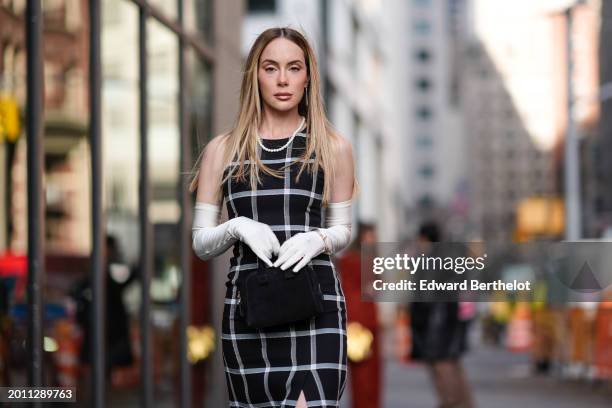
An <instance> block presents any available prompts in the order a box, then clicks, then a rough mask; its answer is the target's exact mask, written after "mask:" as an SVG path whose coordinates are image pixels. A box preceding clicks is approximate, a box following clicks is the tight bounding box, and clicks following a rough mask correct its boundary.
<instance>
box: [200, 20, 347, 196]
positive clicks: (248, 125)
mask: <svg viewBox="0 0 612 408" xmlns="http://www.w3.org/2000/svg"><path fill="white" fill-rule="evenodd" d="M276 38H286V39H288V40H290V41H292V42H293V43H295V44H296V45H297V46H299V47H300V48H301V49H302V51H303V52H304V58H305V63H306V69H307V74H308V77H309V80H308V83H307V88H306V89H307V92H306V93H305V94H304V97H303V98H302V100H301V101H300V102H299V104H298V112H299V113H300V114H301V115H302V116H305V117H306V128H307V132H308V137H307V138H306V140H307V142H306V149H305V152H304V155H303V156H302V157H300V158H296V160H295V161H294V162H292V163H289V164H287V165H285V166H283V168H281V169H280V170H274V169H272V168H270V167H269V166H266V165H264V164H263V163H262V162H261V160H260V159H259V157H258V155H257V132H258V129H259V126H260V124H261V123H262V120H263V107H262V105H263V100H262V98H261V95H260V92H259V81H258V78H257V74H258V67H259V59H260V57H261V54H262V52H263V50H264V49H265V47H266V46H267V45H268V44H269V43H270V42H271V41H272V40H274V39H276ZM320 86H321V78H320V77H319V68H318V65H317V60H316V56H315V53H314V51H313V49H312V47H311V46H310V44H309V43H308V41H307V40H306V38H305V37H304V35H302V34H301V33H300V32H299V31H297V30H294V29H292V28H288V27H274V28H269V29H267V30H265V31H264V32H262V33H261V34H260V35H259V36H258V37H257V39H256V40H255V42H254V43H253V46H252V47H251V50H250V51H249V55H248V57H247V59H246V62H245V69H244V71H243V75H242V85H241V87H240V109H239V113H238V116H237V119H236V120H235V123H234V126H233V128H232V129H231V130H230V131H229V132H228V133H227V134H225V135H224V139H225V140H223V142H224V143H223V145H224V147H225V148H224V154H223V162H224V167H223V168H224V169H225V168H226V167H227V166H228V165H230V163H231V162H232V161H234V160H235V161H237V162H238V166H237V167H234V166H231V167H230V169H231V170H230V171H228V172H227V174H226V175H225V176H224V177H223V180H222V181H221V184H220V185H219V191H220V189H221V185H222V184H223V183H225V182H226V181H227V179H228V178H229V177H233V178H234V180H236V181H237V182H244V181H246V180H247V173H248V181H249V182H250V185H251V189H252V190H256V189H257V185H258V184H259V183H260V182H261V179H260V171H263V172H264V173H266V174H269V175H271V176H273V177H278V178H282V177H283V173H282V171H283V170H284V169H285V168H286V167H288V166H291V165H293V164H294V163H295V162H297V161H302V164H301V167H300V170H299V172H298V174H297V177H296V179H299V177H300V176H301V174H302V172H303V171H304V170H305V169H307V170H308V171H309V172H312V171H314V169H319V168H321V169H323V171H324V189H323V200H322V201H323V206H326V205H327V204H328V203H329V197H330V184H331V180H333V177H334V172H335V168H334V160H333V151H334V150H333V148H334V145H335V144H336V143H337V142H338V141H339V137H340V136H339V135H338V134H337V133H336V131H335V129H334V128H333V126H332V125H331V123H330V122H329V120H328V119H327V115H326V114H325V109H324V106H323V101H322V97H321V91H320ZM306 98H308V100H307V101H306ZM313 153H314V154H315V158H314V161H313V162H312V163H309V160H308V159H310V158H311V157H312V155H313ZM201 159H202V153H200V156H199V157H198V160H197V162H196V165H195V166H194V171H193V172H192V174H193V175H194V176H193V179H192V181H191V183H190V186H189V190H190V191H195V190H196V189H197V185H198V178H199V167H200V166H199V164H200V161H201ZM247 160H248V162H249V163H251V164H253V163H254V164H255V165H250V166H246V163H245V161H247ZM356 191H357V181H356V180H354V189H353V193H354V194H355V193H356Z"/></svg>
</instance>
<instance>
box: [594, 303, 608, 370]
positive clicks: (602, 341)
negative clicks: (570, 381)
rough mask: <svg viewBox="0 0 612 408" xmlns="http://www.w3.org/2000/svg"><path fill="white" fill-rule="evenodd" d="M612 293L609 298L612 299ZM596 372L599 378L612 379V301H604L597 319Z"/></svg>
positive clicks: (598, 311)
mask: <svg viewBox="0 0 612 408" xmlns="http://www.w3.org/2000/svg"><path fill="white" fill-rule="evenodd" d="M610 295H612V293H610V294H609V295H608V296H609V297H610V298H612V296H610ZM594 362H595V372H596V376H597V377H598V378H612V301H610V300H608V301H602V302H600V303H599V306H598V308H597V316H596V318H595V350H594Z"/></svg>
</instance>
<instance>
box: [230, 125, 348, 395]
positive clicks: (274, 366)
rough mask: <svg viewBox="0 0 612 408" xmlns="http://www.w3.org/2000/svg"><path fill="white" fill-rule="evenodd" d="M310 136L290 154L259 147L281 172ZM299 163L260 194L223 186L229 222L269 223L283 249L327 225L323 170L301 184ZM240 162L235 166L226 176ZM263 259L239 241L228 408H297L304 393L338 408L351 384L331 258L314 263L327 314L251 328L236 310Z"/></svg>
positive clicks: (268, 181)
mask: <svg viewBox="0 0 612 408" xmlns="http://www.w3.org/2000/svg"><path fill="white" fill-rule="evenodd" d="M307 137H308V136H307V133H297V134H296V136H295V138H294V139H293V141H292V142H291V143H290V144H289V146H287V148H286V149H283V150H281V151H279V152H273V153H272V152H267V151H265V150H263V149H261V147H260V146H259V145H258V146H257V147H258V154H259V157H260V159H261V160H263V162H264V163H265V164H266V165H268V166H270V167H272V168H275V169H280V168H281V167H282V166H283V165H285V164H286V163H290V162H291V161H293V160H295V159H297V158H299V157H301V156H302V155H303V153H304V150H305V147H306V140H307ZM288 140H289V138H285V139H278V140H265V139H264V140H262V143H263V144H264V145H265V146H266V147H269V148H277V147H280V146H283V145H284V144H285V143H287V141H288ZM313 157H314V156H313ZM310 160H311V161H312V157H311V158H310ZM248 163H249V162H248V161H247V163H246V164H247V165H248ZM301 163H302V162H301V161H299V162H297V163H295V164H294V165H292V166H291V167H290V168H288V169H286V170H285V174H284V178H283V179H280V178H276V177H272V176H269V175H267V174H265V173H262V174H261V177H262V184H260V185H259V186H258V189H257V191H252V190H251V188H250V184H249V183H248V182H240V183H237V182H236V181H234V180H232V179H231V178H229V179H228V180H227V181H226V182H225V183H224V185H223V197H224V201H225V203H226V205H227V211H228V216H229V218H234V217H238V216H245V217H248V218H251V219H253V220H256V221H259V222H262V223H265V224H268V225H269V226H270V227H271V228H272V231H274V233H275V234H276V237H277V238H278V240H279V242H280V244H281V245H282V244H283V242H284V241H285V240H287V239H288V238H290V237H291V236H293V235H295V234H298V233H300V232H305V231H310V230H313V229H316V228H321V227H325V225H324V223H325V214H324V213H325V211H324V209H323V208H322V207H321V203H322V198H323V197H322V195H323V172H322V170H321V169H319V170H318V171H313V172H312V173H311V172H309V171H308V169H304V171H303V172H302V174H301V175H300V179H299V182H296V180H295V178H296V176H297V173H298V172H299V169H300V166H301ZM238 164H239V163H238V162H232V163H230V165H228V166H227V167H226V168H225V172H224V176H225V175H226V174H227V172H228V171H232V170H233V169H235V168H237V165H238ZM247 169H248V167H247ZM275 259H276V258H273V259H272V262H274V260H275ZM258 262H263V261H261V260H260V259H259V258H258V257H257V256H256V255H255V254H254V253H253V251H252V250H251V249H250V248H249V246H248V245H246V244H244V243H243V242H242V241H238V242H236V243H235V244H234V247H233V256H232V258H231V262H230V271H229V274H228V277H227V278H228V279H227V282H226V287H227V289H226V295H225V305H224V308H223V320H222V334H221V343H222V352H223V363H224V367H225V377H226V385H227V389H228V394H229V406H230V407H294V406H295V405H296V403H297V399H298V397H299V395H300V391H303V392H304V396H305V397H306V400H307V401H308V406H309V407H337V406H338V405H339V400H340V396H341V395H342V392H343V391H344V387H345V385H346V367H347V365H346V307H345V302H344V293H343V292H342V287H341V284H340V280H339V278H338V274H337V273H336V269H335V267H334V264H333V263H332V262H331V259H330V256H329V255H327V254H320V255H318V256H316V257H315V258H313V259H312V260H311V261H310V263H309V265H310V266H311V267H312V268H313V270H314V271H315V272H316V273H317V276H318V278H319V281H320V283H321V289H322V291H323V296H324V304H325V312H324V313H322V314H320V315H318V316H316V317H313V318H311V319H307V320H304V321H300V322H296V323H293V324H287V325H283V326H275V327H273V328H268V329H262V330H259V329H252V328H250V327H248V326H247V325H246V324H245V322H244V319H243V318H242V317H241V316H240V312H239V310H238V301H239V293H238V292H239V287H238V284H239V283H240V282H242V280H243V279H245V278H246V276H248V274H250V273H253V272H255V271H256V269H257V267H258Z"/></svg>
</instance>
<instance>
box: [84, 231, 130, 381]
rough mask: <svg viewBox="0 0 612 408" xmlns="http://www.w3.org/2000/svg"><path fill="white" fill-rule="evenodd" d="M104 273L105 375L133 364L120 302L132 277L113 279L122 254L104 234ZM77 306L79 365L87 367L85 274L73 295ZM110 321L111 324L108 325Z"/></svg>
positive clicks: (89, 296) (88, 301)
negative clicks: (113, 272) (114, 268)
mask: <svg viewBox="0 0 612 408" xmlns="http://www.w3.org/2000/svg"><path fill="white" fill-rule="evenodd" d="M105 249H106V252H105V258H104V265H105V266H104V270H105V275H106V277H107V279H106V299H105V303H106V322H107V324H106V361H105V368H106V374H107V376H110V373H111V369H112V368H113V367H125V366H129V365H131V364H132V363H133V361H134V357H133V354H132V347H131V342H130V326H129V315H128V312H127V309H126V307H125V303H124V302H123V290H124V288H125V287H126V286H127V285H128V284H130V283H131V282H132V281H133V279H134V278H135V275H136V274H135V273H132V274H131V275H130V276H128V277H127V279H121V280H119V279H117V278H116V277H114V276H113V274H112V273H111V269H112V267H113V266H114V265H118V264H121V262H122V255H121V251H120V248H119V243H118V240H117V238H116V237H114V236H112V235H107V237H106V248H105ZM73 296H74V298H75V300H76V303H77V316H76V317H77V322H78V324H79V326H80V327H81V329H82V332H83V341H82V343H81V350H80V354H79V360H80V362H81V364H85V365H88V366H89V365H90V364H91V341H92V339H91V335H92V331H91V330H92V328H91V324H90V322H91V307H92V288H91V279H90V277H89V275H88V276H87V277H86V278H85V279H83V280H82V281H81V282H80V283H79V284H77V287H76V289H75V291H74V293H73ZM109 322H112V324H108V323H109Z"/></svg>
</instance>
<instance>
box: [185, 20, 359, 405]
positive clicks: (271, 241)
mask: <svg viewBox="0 0 612 408" xmlns="http://www.w3.org/2000/svg"><path fill="white" fill-rule="evenodd" d="M319 88H320V78H319V72H318V68H317V62H316V59H315V54H314V52H313V49H312V47H311V46H310V45H309V43H308V42H307V40H306V39H305V38H304V36H302V34H300V33H299V32H297V31H295V30H293V29H290V28H271V29H268V30H266V31H264V32H263V33H262V34H260V35H259V37H258V38H257V39H256V40H255V43H254V44H253V46H252V48H251V50H250V52H249V55H248V58H247V60H246V67H245V70H244V74H243V79H242V86H241V90H240V111H239V113H238V117H237V120H236V122H235V125H234V127H233V129H232V130H231V131H230V132H228V133H227V134H223V135H219V136H217V137H215V138H214V139H213V140H211V141H210V142H209V143H208V145H207V146H206V148H205V149H204V151H203V154H202V156H201V167H200V170H199V173H198V175H197V176H196V177H195V178H194V180H193V182H192V185H191V187H192V189H195V188H196V186H197V190H198V192H197V197H196V201H197V202H196V206H195V216H194V225H193V248H194V251H195V253H196V254H197V255H198V256H199V257H200V258H202V259H210V258H211V257H214V256H216V255H219V254H221V253H223V252H224V251H225V250H226V249H228V248H229V247H230V246H233V257H232V258H231V266H230V272H229V274H228V280H227V282H226V286H227V290H226V296H225V307H224V311H223V322H222V349H223V361H224V366H225V375H226V383H227V387H228V393H229V400H230V406H232V407H245V406H258V407H263V406H266V407H267V406H282V407H285V406H291V407H293V406H296V407H306V406H307V405H306V404H307V401H308V406H326V407H335V406H338V401H339V400H340V396H341V395H342V392H343V390H344V386H345V379H346V308H345V304H344V294H343V292H342V288H341V286H340V281H339V279H338V277H337V274H336V271H335V268H334V265H333V264H332V263H331V260H330V255H331V254H333V253H335V252H337V251H339V250H340V249H342V248H344V247H346V246H347V245H348V243H349V242H350V237H351V202H352V198H353V196H354V193H355V192H356V189H357V185H356V181H355V176H354V166H353V157H352V149H351V145H350V143H349V142H348V141H347V139H346V138H344V137H343V136H340V135H339V134H338V133H337V132H336V131H335V130H334V129H333V128H332V126H331V125H330V123H329V122H328V120H327V118H326V116H325V112H324V108H323V104H322V100H321V99H322V98H321V95H320V92H319ZM222 200H223V201H225V203H226V206H227V211H228V215H229V217H228V218H229V220H228V221H227V222H224V223H222V224H220V225H218V215H219V207H220V203H221V201H222ZM275 256H276V259H275V260H274V257H275ZM261 262H265V263H266V264H267V265H269V266H272V265H273V266H276V267H280V268H281V269H283V270H286V269H288V268H291V269H292V271H294V272H299V270H300V269H302V268H303V267H304V266H305V265H309V266H311V267H312V268H313V270H314V271H315V272H316V273H317V276H318V278H319V281H320V283H321V288H322V291H323V293H324V303H325V312H324V313H323V314H320V315H318V316H316V317H314V318H311V319H309V320H305V321H300V322H297V323H295V324H287V325H283V327H278V326H277V327H274V328H273V329H265V330H256V329H251V328H249V327H248V326H247V325H246V324H245V322H244V320H243V319H242V317H241V316H240V313H239V311H238V301H239V291H238V287H239V284H240V283H241V282H242V281H243V280H244V279H245V278H246V276H248V274H250V273H253V272H255V271H256V270H257V267H258V265H259V263H261ZM296 295H299V294H296Z"/></svg>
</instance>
